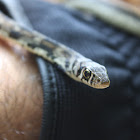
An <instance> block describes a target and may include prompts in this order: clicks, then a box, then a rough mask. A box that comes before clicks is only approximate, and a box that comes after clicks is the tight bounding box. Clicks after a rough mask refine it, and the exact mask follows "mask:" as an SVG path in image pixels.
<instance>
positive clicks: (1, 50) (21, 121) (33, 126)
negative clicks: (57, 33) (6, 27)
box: [0, 38, 43, 140]
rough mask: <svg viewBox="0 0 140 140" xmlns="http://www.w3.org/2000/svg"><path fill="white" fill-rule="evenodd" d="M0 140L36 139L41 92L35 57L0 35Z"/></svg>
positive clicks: (39, 119) (39, 126) (39, 124)
mask: <svg viewBox="0 0 140 140" xmlns="http://www.w3.org/2000/svg"><path fill="white" fill-rule="evenodd" d="M0 73H1V76H0V77H1V78H0V114H1V115H0V139H1V140H38V139H39V135H40V128H41V119H42V104H43V97H42V96H43V92H42V86H41V79H40V75H39V71H38V67H37V64H36V62H35V57H34V56H33V55H31V54H29V53H28V52H26V51H25V50H23V49H21V48H20V47H19V46H17V45H15V44H13V43H12V42H8V41H5V40H3V39H1V38H0Z"/></svg>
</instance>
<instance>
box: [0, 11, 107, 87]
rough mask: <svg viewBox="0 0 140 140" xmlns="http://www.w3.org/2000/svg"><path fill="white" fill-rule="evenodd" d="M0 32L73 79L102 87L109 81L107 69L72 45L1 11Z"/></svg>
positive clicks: (0, 34) (2, 35) (91, 85)
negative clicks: (20, 23) (68, 45)
mask: <svg viewBox="0 0 140 140" xmlns="http://www.w3.org/2000/svg"><path fill="white" fill-rule="evenodd" d="M0 36H1V37H3V38H6V39H10V40H13V41H15V42H16V43H18V44H20V46H21V47H23V48H24V49H26V50H28V51H29V52H31V53H33V54H36V55H38V56H41V57H43V58H44V59H45V60H47V61H49V62H50V63H52V64H55V65H57V66H58V67H59V68H60V69H61V70H62V71H63V72H64V73H66V74H67V75H68V76H69V77H71V78H72V79H74V80H76V81H79V82H82V83H84V84H86V85H88V86H90V87H93V88H97V89H103V88H107V87H108V86H109V85H110V80H109V78H108V74H107V70H106V68H105V67H104V66H103V65H100V64H98V63H96V62H94V61H92V60H91V59H88V58H86V57H84V56H82V55H81V54H79V53H78V52H76V51H74V50H72V49H70V48H69V47H67V46H65V45H63V44H61V43H58V42H57V41H54V40H53V39H51V38H49V37H47V36H45V35H43V34H41V33H39V32H37V31H33V30H29V29H26V28H25V27H22V26H20V25H19V24H18V23H16V22H15V21H14V20H12V19H10V18H9V17H7V16H5V15H4V14H3V13H2V12H0Z"/></svg>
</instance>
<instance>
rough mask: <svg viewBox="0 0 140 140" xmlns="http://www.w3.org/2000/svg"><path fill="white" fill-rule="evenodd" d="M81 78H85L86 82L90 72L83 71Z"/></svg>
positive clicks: (87, 70)
mask: <svg viewBox="0 0 140 140" xmlns="http://www.w3.org/2000/svg"><path fill="white" fill-rule="evenodd" d="M83 76H84V78H85V79H86V80H88V79H89V78H90V76H91V72H90V70H89V69H85V70H84V71H83Z"/></svg>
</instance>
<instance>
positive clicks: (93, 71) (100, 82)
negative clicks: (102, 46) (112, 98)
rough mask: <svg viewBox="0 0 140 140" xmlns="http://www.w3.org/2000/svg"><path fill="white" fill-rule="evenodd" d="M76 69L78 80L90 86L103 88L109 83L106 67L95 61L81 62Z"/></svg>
mask: <svg viewBox="0 0 140 140" xmlns="http://www.w3.org/2000/svg"><path fill="white" fill-rule="evenodd" d="M76 71H77V72H76ZM76 71H75V72H76V77H77V78H78V81H79V82H82V83H84V84H86V85H88V86H90V87H93V88H97V89H104V88H107V87H109V85H110V80H109V78H108V74H107V70H106V68H105V67H104V66H102V65H100V64H98V63H96V62H93V61H89V62H81V63H80V66H79V69H77V70H76Z"/></svg>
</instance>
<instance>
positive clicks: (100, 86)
mask: <svg viewBox="0 0 140 140" xmlns="http://www.w3.org/2000/svg"><path fill="white" fill-rule="evenodd" d="M109 86H110V80H109V79H107V80H104V81H102V82H101V83H100V84H98V83H95V84H94V88H96V89H104V88H107V87H109Z"/></svg>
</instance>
